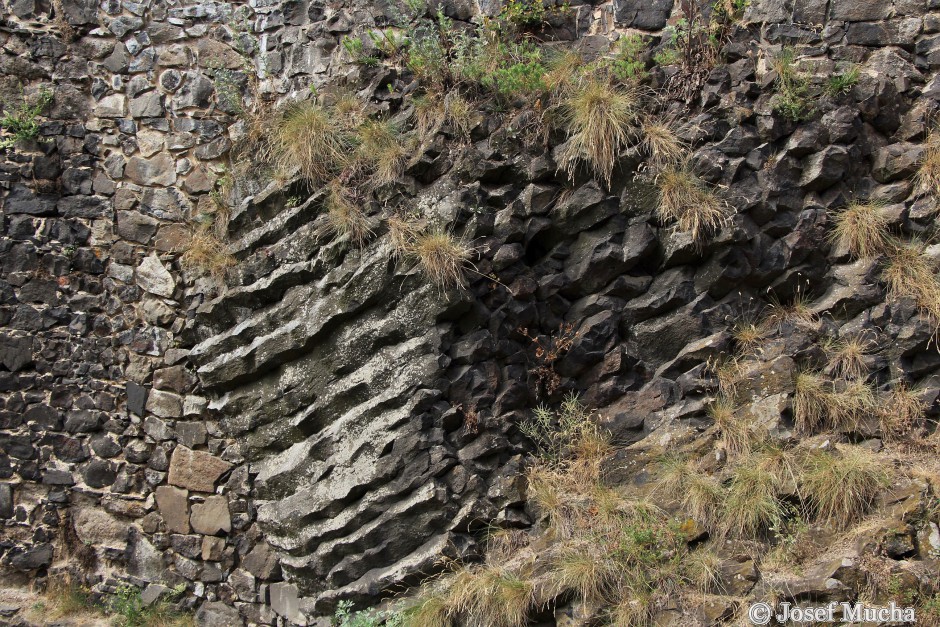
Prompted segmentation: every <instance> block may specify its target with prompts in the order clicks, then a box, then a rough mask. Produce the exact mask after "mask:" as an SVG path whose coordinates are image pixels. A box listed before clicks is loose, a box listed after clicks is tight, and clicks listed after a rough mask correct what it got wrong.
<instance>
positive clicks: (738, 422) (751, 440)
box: [708, 396, 762, 455]
mask: <svg viewBox="0 0 940 627" xmlns="http://www.w3.org/2000/svg"><path fill="white" fill-rule="evenodd" d="M735 409H736V408H735V404H734V402H733V401H732V400H731V399H730V398H728V397H726V396H719V397H718V398H717V399H715V401H714V402H713V403H712V404H711V405H709V407H708V415H709V416H710V417H711V419H712V420H714V421H715V426H716V427H717V428H718V430H719V431H720V432H721V440H722V443H723V444H724V447H725V450H726V451H727V452H728V454H729V455H739V454H742V453H749V452H750V451H751V449H752V448H753V446H754V445H755V444H757V443H758V442H759V441H760V439H761V435H762V434H761V433H760V431H759V430H758V428H757V425H756V424H755V423H754V421H753V420H752V419H750V417H749V416H748V415H746V414H745V415H738V414H736V413H735Z"/></svg>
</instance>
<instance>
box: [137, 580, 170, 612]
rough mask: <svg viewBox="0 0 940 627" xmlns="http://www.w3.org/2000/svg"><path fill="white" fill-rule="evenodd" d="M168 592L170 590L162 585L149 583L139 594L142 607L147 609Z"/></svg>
mask: <svg viewBox="0 0 940 627" xmlns="http://www.w3.org/2000/svg"><path fill="white" fill-rule="evenodd" d="M169 591H170V589H169V588H167V587H166V586H164V585H162V584H159V583H149V584H147V587H146V588H144V590H143V592H141V593H140V601H141V603H143V604H144V607H149V606H151V605H153V604H154V603H156V602H157V601H159V600H160V597H162V596H163V595H164V594H166V593H167V592H169Z"/></svg>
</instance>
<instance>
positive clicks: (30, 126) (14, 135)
mask: <svg viewBox="0 0 940 627" xmlns="http://www.w3.org/2000/svg"><path fill="white" fill-rule="evenodd" d="M53 98H54V97H53V95H52V92H51V91H49V90H48V89H45V88H43V89H42V90H41V91H40V92H39V95H38V96H36V97H35V98H33V99H29V98H27V97H26V96H25V95H24V96H23V101H22V102H21V103H20V104H19V105H18V106H16V107H15V108H12V109H9V110H7V111H6V112H5V113H4V116H3V117H2V118H0V128H2V129H3V131H4V135H3V136H0V148H11V147H13V146H14V145H15V144H16V143H18V142H23V141H28V140H32V139H36V138H37V137H39V120H38V118H39V116H41V115H42V114H43V112H44V111H45V110H46V107H48V106H49V105H50V104H52V100H53Z"/></svg>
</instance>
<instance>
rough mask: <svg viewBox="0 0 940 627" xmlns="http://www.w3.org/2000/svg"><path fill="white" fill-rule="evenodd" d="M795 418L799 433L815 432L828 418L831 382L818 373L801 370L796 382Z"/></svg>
mask: <svg viewBox="0 0 940 627" xmlns="http://www.w3.org/2000/svg"><path fill="white" fill-rule="evenodd" d="M794 384H795V388H796V393H795V395H794V398H793V418H794V422H795V426H796V430H797V432H798V433H807V434H809V433H815V432H816V430H817V429H819V428H820V427H821V426H822V425H823V424H825V422H826V420H827V418H828V409H829V406H830V402H829V396H830V394H831V390H830V387H829V383H828V382H827V381H826V380H825V379H824V378H823V377H822V376H821V375H820V374H819V373H818V372H815V371H811V370H801V371H800V372H798V373H797V374H796V380H795V382H794Z"/></svg>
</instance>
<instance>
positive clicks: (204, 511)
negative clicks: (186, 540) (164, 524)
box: [189, 495, 232, 536]
mask: <svg viewBox="0 0 940 627" xmlns="http://www.w3.org/2000/svg"><path fill="white" fill-rule="evenodd" d="M192 509H193V513H192V515H191V516H190V518H189V520H190V524H191V525H192V528H193V531H195V532H196V533H201V534H203V535H207V536H214V535H218V534H220V533H228V532H229V531H231V530H232V516H231V514H230V513H229V509H228V498H227V497H225V496H221V495H219V496H210V497H208V498H206V500H205V502H203V503H196V504H194V505H193V508H192Z"/></svg>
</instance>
